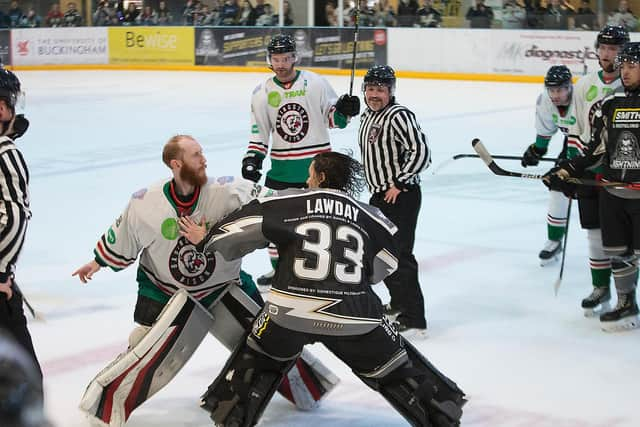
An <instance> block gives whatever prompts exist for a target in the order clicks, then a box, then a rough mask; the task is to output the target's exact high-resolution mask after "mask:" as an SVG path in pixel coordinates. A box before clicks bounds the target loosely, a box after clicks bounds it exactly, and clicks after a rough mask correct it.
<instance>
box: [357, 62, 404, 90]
mask: <svg viewBox="0 0 640 427" xmlns="http://www.w3.org/2000/svg"><path fill="white" fill-rule="evenodd" d="M367 85H378V86H387V87H388V88H389V93H390V95H391V96H393V94H394V92H395V90H396V73H395V71H393V68H391V67H390V66H388V65H374V66H373V67H371V68H369V69H368V70H367V74H365V75H364V82H363V83H362V91H363V92H364V90H365V88H366V86H367Z"/></svg>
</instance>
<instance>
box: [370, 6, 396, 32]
mask: <svg viewBox="0 0 640 427" xmlns="http://www.w3.org/2000/svg"><path fill="white" fill-rule="evenodd" d="M374 11H375V13H376V25H377V26H378V27H395V26H396V25H398V18H397V17H396V12H395V11H394V10H393V6H392V5H391V4H389V0H379V1H378V3H376V5H375V7H374Z"/></svg>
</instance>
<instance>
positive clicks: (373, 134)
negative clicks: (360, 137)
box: [367, 124, 382, 144]
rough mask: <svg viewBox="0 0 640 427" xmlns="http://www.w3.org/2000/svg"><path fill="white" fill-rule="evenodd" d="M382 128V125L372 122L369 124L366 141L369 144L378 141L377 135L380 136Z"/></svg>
mask: <svg viewBox="0 0 640 427" xmlns="http://www.w3.org/2000/svg"><path fill="white" fill-rule="evenodd" d="M381 130H382V126H380V125H377V124H374V125H371V129H369V134H368V135H367V142H368V143H369V144H373V143H375V142H377V141H378V137H379V136H380V132H381Z"/></svg>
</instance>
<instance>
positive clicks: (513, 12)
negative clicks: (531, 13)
mask: <svg viewBox="0 0 640 427" xmlns="http://www.w3.org/2000/svg"><path fill="white" fill-rule="evenodd" d="M526 18H527V13H526V11H525V10H524V8H523V7H522V6H520V5H519V4H518V2H517V1H516V0H504V3H503V4H502V28H507V29H517V28H523V27H524V24H525V20H526Z"/></svg>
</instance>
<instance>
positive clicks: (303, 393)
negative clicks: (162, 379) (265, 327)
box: [210, 286, 340, 411]
mask: <svg viewBox="0 0 640 427" xmlns="http://www.w3.org/2000/svg"><path fill="white" fill-rule="evenodd" d="M260 310H261V307H260V306H258V304H256V302H255V301H254V300H253V299H252V298H251V297H250V296H249V295H248V294H247V293H246V292H245V291H244V289H243V288H240V287H239V286H231V287H230V288H229V292H227V293H226V294H224V295H223V296H222V298H221V299H220V300H219V302H218V303H217V304H215V305H214V306H212V307H211V309H210V311H211V313H212V314H213V316H214V317H215V319H216V322H215V324H214V327H213V328H212V330H211V331H210V332H211V334H212V335H213V336H214V337H216V339H218V341H220V342H221V343H222V344H223V345H224V346H225V347H226V348H228V349H229V350H233V349H234V348H236V347H237V346H238V344H239V343H240V342H241V341H242V340H244V339H246V334H245V331H246V330H247V329H248V328H250V327H251V325H252V324H253V321H254V319H255V318H256V317H257V315H258V313H259V312H260ZM339 382H340V379H339V378H338V377H337V376H336V375H335V374H334V373H333V372H332V371H331V370H330V369H329V368H327V367H326V366H325V365H324V364H322V362H321V361H320V360H318V359H317V358H316V357H314V356H313V354H311V352H310V351H308V350H303V351H302V354H301V355H300V357H299V359H298V360H297V361H296V363H295V364H294V365H293V366H292V368H291V369H290V370H289V372H287V375H286V376H285V377H284V379H283V381H282V384H281V386H280V387H279V388H278V392H279V393H280V394H281V395H282V396H283V397H284V398H286V399H287V400H288V401H290V402H291V403H293V404H294V405H296V407H297V408H298V409H300V410H303V411H308V410H311V409H315V408H317V407H318V406H319V402H320V401H321V400H322V399H323V398H324V397H325V396H326V395H327V393H329V392H330V391H331V390H332V389H333V388H335V386H336V385H337V384H338V383H339Z"/></svg>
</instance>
